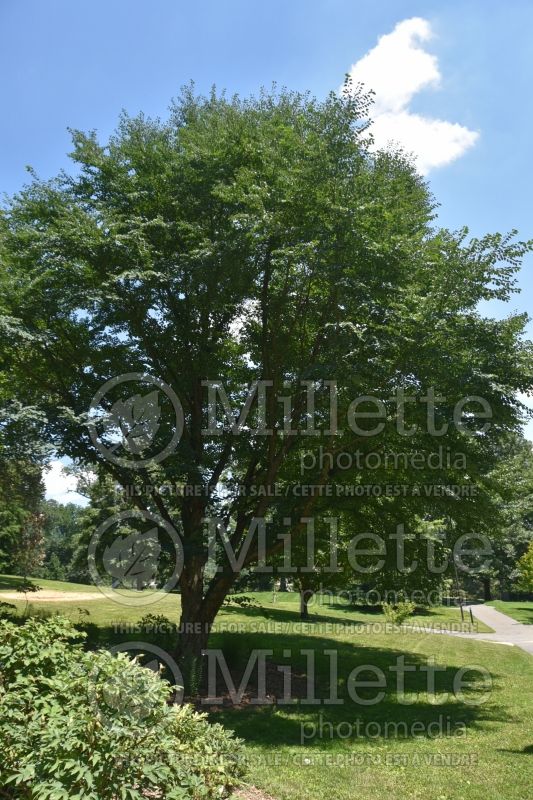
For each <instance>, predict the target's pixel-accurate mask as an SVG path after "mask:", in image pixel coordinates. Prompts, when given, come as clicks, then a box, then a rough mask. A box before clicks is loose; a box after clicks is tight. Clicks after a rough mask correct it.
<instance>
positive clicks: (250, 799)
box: [231, 786, 274, 800]
mask: <svg viewBox="0 0 533 800" xmlns="http://www.w3.org/2000/svg"><path fill="white" fill-rule="evenodd" d="M231 796H232V798H235V800H274V798H273V797H272V796H271V795H269V794H265V793H264V792H262V791H261V789H258V788H257V787H256V786H247V787H246V789H239V790H238V791H237V792H235V794H232V795H231Z"/></svg>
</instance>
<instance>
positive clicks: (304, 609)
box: [300, 589, 313, 620]
mask: <svg viewBox="0 0 533 800" xmlns="http://www.w3.org/2000/svg"><path fill="white" fill-rule="evenodd" d="M312 596H313V592H312V590H311V589H300V619H303V620H307V619H309V607H308V603H309V600H310V598H311V597H312Z"/></svg>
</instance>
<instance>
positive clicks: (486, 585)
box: [481, 578, 492, 602]
mask: <svg viewBox="0 0 533 800" xmlns="http://www.w3.org/2000/svg"><path fill="white" fill-rule="evenodd" d="M481 580H482V582H483V597H484V598H485V602H487V600H492V592H491V588H490V578H482V579H481Z"/></svg>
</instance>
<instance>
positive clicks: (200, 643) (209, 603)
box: [175, 559, 237, 697]
mask: <svg viewBox="0 0 533 800" xmlns="http://www.w3.org/2000/svg"><path fill="white" fill-rule="evenodd" d="M236 577H237V575H236V574H233V573H232V574H225V575H221V576H218V577H217V578H216V579H215V580H214V581H213V582H212V583H211V585H210V586H209V588H208V590H207V592H206V593H205V594H204V587H203V564H199V563H197V561H196V559H191V561H190V562H189V563H188V564H187V565H185V566H184V568H183V571H182V574H181V578H180V587H181V617H180V623H179V637H178V642H177V646H176V651H175V658H176V662H177V664H178V666H179V668H180V671H181V674H182V678H183V685H184V693H185V696H186V697H190V696H194V695H197V694H198V692H199V690H200V684H201V680H202V671H203V656H202V650H205V649H206V647H207V645H208V641H209V634H210V633H211V628H212V627H213V623H214V621H215V617H216V615H217V614H218V612H219V610H220V607H221V605H222V603H223V602H224V598H225V597H226V595H227V593H228V591H229V589H230V587H231V585H232V584H233V582H234V581H235V579H236Z"/></svg>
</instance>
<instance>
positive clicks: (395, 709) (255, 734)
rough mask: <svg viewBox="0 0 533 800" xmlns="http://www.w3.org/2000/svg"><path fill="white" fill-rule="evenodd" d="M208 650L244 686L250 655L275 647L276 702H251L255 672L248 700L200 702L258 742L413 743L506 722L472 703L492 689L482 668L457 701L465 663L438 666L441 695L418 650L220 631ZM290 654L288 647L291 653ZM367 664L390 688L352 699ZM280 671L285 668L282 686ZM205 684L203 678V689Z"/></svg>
mask: <svg viewBox="0 0 533 800" xmlns="http://www.w3.org/2000/svg"><path fill="white" fill-rule="evenodd" d="M210 647H212V648H220V649H221V650H222V651H223V653H224V656H225V659H226V663H227V665H228V668H229V670H230V673H231V675H232V679H233V682H234V685H235V686H236V687H238V686H239V683H240V680H241V678H242V675H243V673H244V669H245V665H246V663H247V660H248V657H249V656H250V654H251V652H252V651H253V650H256V649H263V650H271V651H272V653H271V654H270V655H269V656H268V659H269V662H268V667H269V668H268V669H267V684H266V694H267V695H270V696H273V697H275V698H276V700H277V702H275V703H273V704H272V705H251V700H253V699H254V697H257V681H256V679H254V673H252V678H251V679H250V681H249V683H248V685H247V687H246V692H245V696H244V698H243V702H241V703H240V704H239V705H237V706H231V705H229V704H224V703H222V704H219V705H214V704H209V705H207V706H206V705H205V703H202V702H200V703H199V706H200V707H203V708H204V710H205V709H206V708H207V710H208V711H209V712H210V716H211V719H212V720H213V721H215V720H216V721H218V722H222V724H223V725H224V726H225V727H228V728H231V729H232V730H234V731H235V732H236V734H237V735H238V736H240V737H242V738H243V739H245V740H246V741H248V742H250V743H254V744H258V745H272V746H273V745H276V746H278V747H279V746H283V745H286V746H291V747H292V746H296V745H299V744H305V745H306V746H320V747H331V746H333V747H334V746H338V745H339V744H343V742H344V744H346V742H347V741H348V742H349V743H350V744H354V743H356V742H365V741H366V742H367V743H368V739H369V738H370V739H374V738H386V737H387V738H389V737H391V736H395V737H398V738H402V739H413V740H416V739H417V738H419V737H420V736H422V737H427V736H434V735H436V734H438V735H443V736H454V735H455V736H459V735H462V736H464V735H465V732H466V731H467V730H468V729H469V728H472V727H479V726H482V725H483V724H484V723H486V722H489V721H492V722H494V721H498V720H499V721H503V720H505V719H508V717H507V716H506V715H505V714H504V713H503V711H502V709H499V708H498V707H497V706H495V705H494V704H490V705H489V704H486V705H485V704H482V705H474V704H473V703H475V702H476V701H479V700H480V699H482V698H483V697H484V696H486V689H487V687H486V684H485V682H484V679H483V676H482V675H481V674H480V673H473V672H469V673H465V675H464V679H465V684H464V685H463V693H464V694H463V697H462V698H461V699H459V698H457V697H456V696H455V695H454V679H455V678H456V674H457V670H458V669H460V667H461V666H463V665H459V666H457V667H451V666H444V665H436V667H437V668H438V669H437V670H436V672H435V688H436V695H434V694H433V693H432V692H431V691H429V692H428V671H427V667H428V662H427V660H426V658H424V657H423V656H420V655H418V654H416V653H408V654H407V655H406V654H405V653H404V652H403V651H401V650H396V649H388V648H387V649H386V648H380V647H371V646H368V645H366V644H364V645H360V644H352V643H347V642H339V641H338V640H335V639H329V638H325V637H317V636H313V638H312V639H310V637H308V636H305V635H300V636H299V635H297V634H291V635H290V636H287V635H284V634H277V635H272V634H266V635H265V634H247V633H245V634H241V635H239V634H227V633H224V634H218V635H217V634H215V635H214V636H213V637H212V641H210ZM302 650H313V652H314V667H315V679H314V696H315V697H316V698H317V699H319V700H320V701H321V702H320V703H319V704H309V702H308V699H309V695H308V694H307V691H306V690H307V677H308V673H309V663H308V662H307V658H306V655H305V654H302V652H301V651H302ZM284 651H285V653H284ZM287 651H290V656H289V655H288V652H287ZM325 651H330V652H331V651H334V652H335V653H336V659H337V664H338V668H337V676H336V680H335V678H334V686H331V685H330V665H331V661H330V657H329V655H328V653H327V652H325ZM402 657H405V666H406V667H408V670H407V671H406V672H405V673H404V680H405V700H407V701H408V703H409V704H405V703H402V702H401V700H402V698H401V696H400V692H399V688H400V689H401V684H400V687H399V685H398V682H397V679H398V672H397V670H398V666H399V661H398V659H401V658H402ZM400 663H401V662H400ZM288 664H290V665H291V670H292V673H293V676H294V678H295V681H296V685H297V691H296V694H297V697H296V702H295V703H294V705H284V704H280V703H279V700H280V697H281V696H282V695H283V687H282V673H281V672H280V671H279V670H278V667H279V666H283V665H288ZM363 665H366V669H365V670H361V672H360V673H359V674H358V675H357V679H358V680H359V681H363V680H365V679H366V680H369V681H373V682H375V681H376V680H377V679H378V676H379V677H380V678H381V676H382V675H384V676H385V684H386V685H385V686H384V687H376V686H373V687H370V686H369V687H360V688H358V690H357V691H358V697H356V699H355V700H354V699H353V697H351V696H350V694H349V692H348V685H347V682H348V678H349V675H350V673H351V671H352V670H353V669H354V668H355V667H363ZM465 666H466V665H465ZM274 673H279V678H278V682H277V684H276V675H275V674H274ZM256 675H257V671H256V670H255V676H256ZM494 677H496V676H495V675H493V678H494ZM269 678H270V679H271V681H270V685H269ZM302 687H303V689H304V691H303V695H302ZM429 688H431V687H429ZM206 689H207V686H206V685H205V683H204V686H203V693H205V694H207V691H206ZM330 689H331V691H332V696H333V697H334V698H335V699H337V696H338V700H339V701H340V702H339V703H338V704H337V703H335V704H331V703H330V702H327V701H328V700H330V699H331V698H330ZM224 691H226V692H227V689H226V687H225V683H224V682H223V681H219V682H218V683H217V693H220V694H221V695H223V694H224ZM379 692H383V695H382V697H380V698H379V702H377V703H372V704H368V701H372V700H373V699H375V698H376V696H377V694H378V693H379ZM446 693H447V695H448V696H446ZM433 700H436V701H438V703H434V702H432V701H433ZM324 701H326V702H324ZM413 701H414V702H413ZM358 721H359V723H358ZM350 731H351V733H349V735H347V734H348V732H350Z"/></svg>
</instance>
